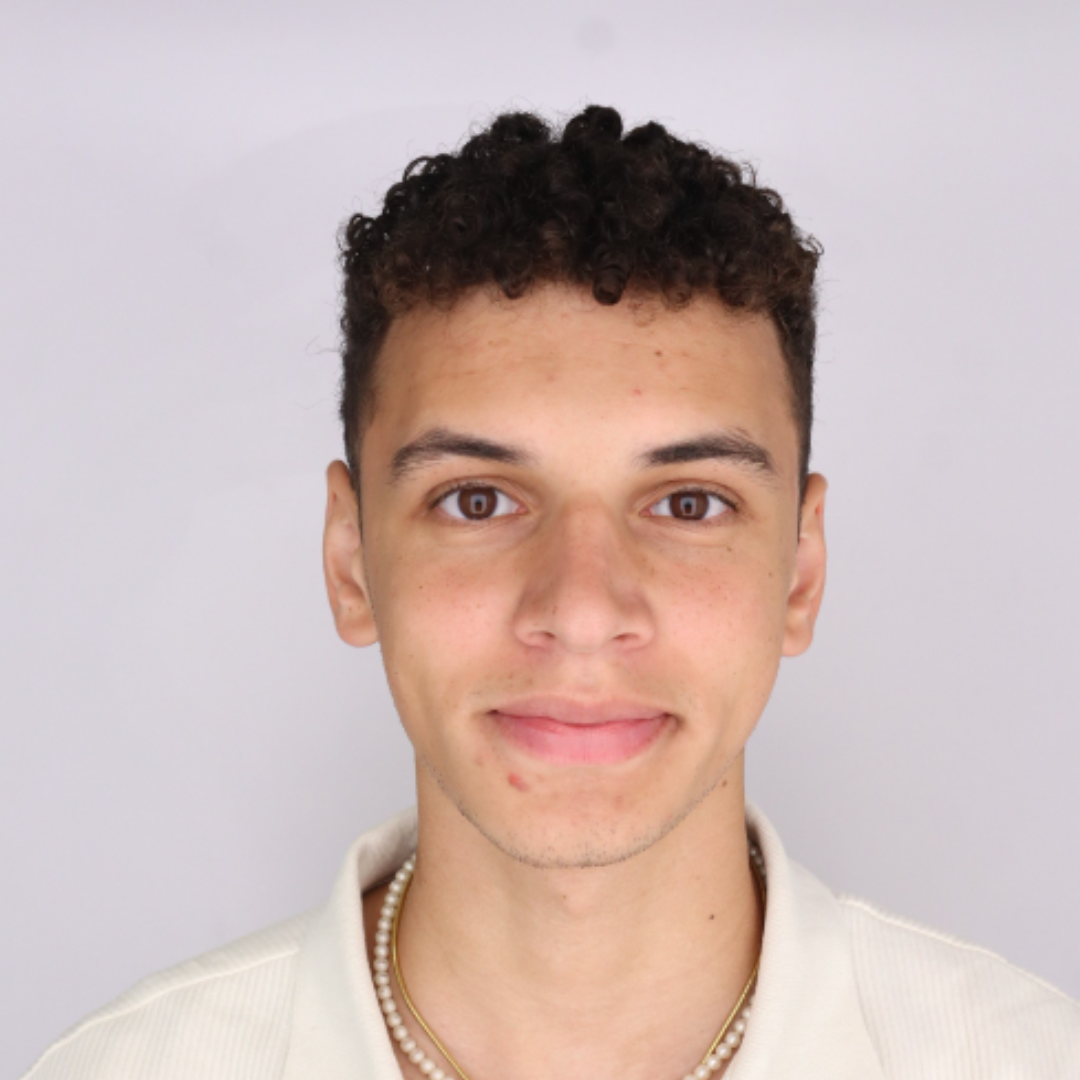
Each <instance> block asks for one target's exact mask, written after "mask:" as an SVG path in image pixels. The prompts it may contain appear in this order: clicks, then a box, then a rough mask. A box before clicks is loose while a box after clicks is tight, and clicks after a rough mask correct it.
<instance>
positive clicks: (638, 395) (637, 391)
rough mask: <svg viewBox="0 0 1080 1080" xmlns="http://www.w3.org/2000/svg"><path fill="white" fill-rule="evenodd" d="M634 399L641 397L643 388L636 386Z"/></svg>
mask: <svg viewBox="0 0 1080 1080" xmlns="http://www.w3.org/2000/svg"><path fill="white" fill-rule="evenodd" d="M633 394H634V397H641V387H640V386H635V387H634V390H633Z"/></svg>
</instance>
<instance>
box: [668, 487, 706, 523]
mask: <svg viewBox="0 0 1080 1080" xmlns="http://www.w3.org/2000/svg"><path fill="white" fill-rule="evenodd" d="M708 512H709V497H708V496H707V495H703V494H702V493H701V492H700V491H683V492H680V493H679V494H678V495H672V496H671V516H672V517H675V518H680V519H681V520H682V521H700V520H701V519H702V518H703V517H704V516H705V515H706V514H707V513H708Z"/></svg>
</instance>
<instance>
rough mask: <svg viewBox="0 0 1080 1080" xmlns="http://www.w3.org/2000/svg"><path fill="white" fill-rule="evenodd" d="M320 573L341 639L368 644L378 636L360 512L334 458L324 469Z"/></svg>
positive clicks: (346, 472)
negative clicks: (324, 483)
mask: <svg viewBox="0 0 1080 1080" xmlns="http://www.w3.org/2000/svg"><path fill="white" fill-rule="evenodd" d="M323 572H324V573H325V575H326V593H327V596H329V598H330V610H331V611H332V612H333V613H334V624H335V625H336V626H337V632H338V634H339V635H340V636H341V640H342V641H344V642H345V643H346V644H347V645H356V646H360V645H371V644H373V643H374V642H376V641H377V640H378V638H379V633H378V630H377V629H376V627H375V615H374V613H373V612H372V609H371V601H370V599H369V595H368V587H367V581H366V580H365V577H364V552H363V546H362V542H361V539H360V512H359V508H358V507H357V504H356V493H355V492H354V491H353V486H352V481H351V480H350V479H349V470H348V469H347V468H346V467H345V464H344V462H341V461H335V462H334V463H333V464H332V465H331V466H330V468H329V469H327V470H326V531H325V533H324V535H323Z"/></svg>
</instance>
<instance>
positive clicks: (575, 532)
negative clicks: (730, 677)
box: [514, 503, 654, 654]
mask: <svg viewBox="0 0 1080 1080" xmlns="http://www.w3.org/2000/svg"><path fill="white" fill-rule="evenodd" d="M534 545H535V546H531V550H530V552H529V558H530V569H529V573H528V574H527V575H526V581H525V588H524V590H523V591H522V595H521V598H520V602H519V604H518V608H517V611H516V612H515V617H514V631H515V634H516V635H517V637H518V639H519V640H521V641H522V642H524V643H525V644H527V645H530V646H533V647H543V648H547V649H555V648H561V649H564V650H566V651H567V652H569V653H576V654H589V653H598V652H601V651H603V650H612V649H613V650H616V651H620V652H621V651H625V650H630V649H634V648H639V647H640V646H642V645H644V644H646V643H647V642H648V641H650V640H651V639H652V637H653V633H654V626H653V619H652V615H651V612H650V608H649V605H648V603H647V600H646V596H645V589H644V585H645V575H646V567H645V565H644V562H643V560H642V557H641V554H640V553H639V552H638V551H637V550H636V549H635V546H634V543H633V537H632V536H631V535H630V534H629V530H628V529H627V528H626V526H625V525H624V524H623V523H621V522H620V521H618V520H617V519H616V518H615V516H614V515H612V514H611V513H610V512H609V511H608V510H607V509H606V508H605V507H604V506H602V505H598V504H596V503H592V504H588V505H577V506H571V507H567V508H566V509H565V510H564V512H563V513H561V514H560V515H558V516H557V517H555V518H553V519H552V520H551V521H550V522H548V523H547V525H546V526H545V528H544V529H542V530H541V532H540V533H539V534H538V535H537V536H536V537H534Z"/></svg>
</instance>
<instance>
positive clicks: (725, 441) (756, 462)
mask: <svg viewBox="0 0 1080 1080" xmlns="http://www.w3.org/2000/svg"><path fill="white" fill-rule="evenodd" d="M710 460H713V461H715V460H719V461H730V462H733V463H734V464H736V465H742V466H743V467H745V468H748V469H751V470H753V471H754V472H759V473H763V474H764V475H765V476H768V477H770V478H775V477H776V475H777V473H776V465H775V464H774V463H773V459H772V454H770V453H769V451H768V450H766V449H765V447H764V446H761V445H760V444H759V443H756V442H754V440H753V439H751V438H750V437H749V436H748V435H746V434H744V433H743V432H741V431H717V432H714V433H712V434H709V435H702V436H699V437H698V438H696V439H686V440H684V441H682V442H677V443H670V444H668V445H667V446H656V447H653V448H652V449H651V450H646V451H644V452H643V453H641V454H639V455H638V463H639V464H640V465H641V466H642V467H644V468H650V467H651V468H657V467H658V466H661V465H685V464H687V463H689V462H693V461H710Z"/></svg>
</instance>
